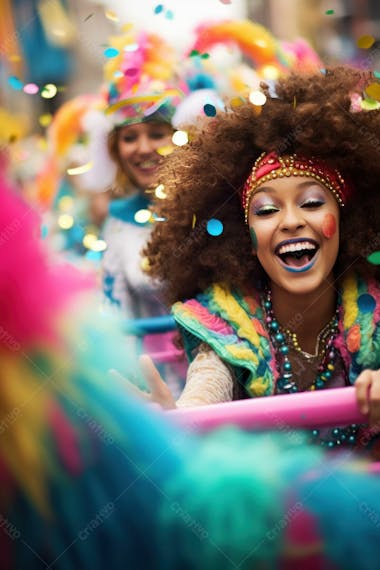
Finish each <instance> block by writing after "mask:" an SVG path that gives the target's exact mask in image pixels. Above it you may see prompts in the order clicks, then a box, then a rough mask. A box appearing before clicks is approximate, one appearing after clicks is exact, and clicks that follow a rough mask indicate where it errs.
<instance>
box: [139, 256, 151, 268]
mask: <svg viewBox="0 0 380 570" xmlns="http://www.w3.org/2000/svg"><path fill="white" fill-rule="evenodd" d="M140 267H141V269H142V270H143V271H149V269H150V263H149V259H148V258H147V257H143V258H142V259H141V263H140Z"/></svg>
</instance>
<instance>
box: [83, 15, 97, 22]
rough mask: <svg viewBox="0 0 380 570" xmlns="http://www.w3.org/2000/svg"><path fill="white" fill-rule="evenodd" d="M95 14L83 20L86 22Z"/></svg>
mask: <svg viewBox="0 0 380 570" xmlns="http://www.w3.org/2000/svg"><path fill="white" fill-rule="evenodd" d="M93 15H94V14H89V15H88V16H87V17H86V18H85V19H84V20H83V21H84V22H87V20H89V19H90V18H92V16H93Z"/></svg>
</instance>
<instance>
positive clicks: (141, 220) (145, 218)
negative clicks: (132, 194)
mask: <svg viewBox="0 0 380 570" xmlns="http://www.w3.org/2000/svg"><path fill="white" fill-rule="evenodd" d="M151 216H152V214H151V213H150V211H149V210H146V209H142V210H138V211H137V212H136V213H135V216H134V217H135V221H136V222H137V223H138V224H146V223H147V222H149V220H150V218H151Z"/></svg>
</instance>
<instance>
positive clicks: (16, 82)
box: [8, 75, 24, 91]
mask: <svg viewBox="0 0 380 570" xmlns="http://www.w3.org/2000/svg"><path fill="white" fill-rule="evenodd" d="M8 84H9V85H10V86H11V87H12V89H15V90H16V91H21V89H22V88H23V85H24V84H23V82H22V81H20V79H19V78H18V77H15V76H14V75H13V76H12V77H8Z"/></svg>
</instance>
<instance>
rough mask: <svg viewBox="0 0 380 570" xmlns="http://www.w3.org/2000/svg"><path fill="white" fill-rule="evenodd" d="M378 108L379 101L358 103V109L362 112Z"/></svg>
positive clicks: (366, 100)
mask: <svg viewBox="0 0 380 570" xmlns="http://www.w3.org/2000/svg"><path fill="white" fill-rule="evenodd" d="M379 107H380V103H379V101H375V100H374V99H362V101H360V108H361V109H363V110H364V111H373V110H374V109H378V108H379Z"/></svg>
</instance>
